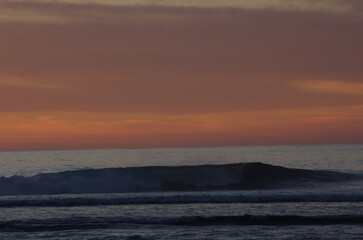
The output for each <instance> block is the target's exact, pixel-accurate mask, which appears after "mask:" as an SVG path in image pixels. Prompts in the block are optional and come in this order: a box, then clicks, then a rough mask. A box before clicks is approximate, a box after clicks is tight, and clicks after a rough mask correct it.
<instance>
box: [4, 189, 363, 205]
mask: <svg viewBox="0 0 363 240" xmlns="http://www.w3.org/2000/svg"><path fill="white" fill-rule="evenodd" d="M285 202H286V203H292V202H363V192H362V191H361V192H358V193H305V194H291V193H290V194H286V193H285V194H283V193H275V192H274V193H270V194H266V193H262V194H261V193H248V194H244V193H241V192H237V193H233V194H231V192H214V193H207V192H204V193H203V192H200V193H198V194H193V193H183V194H177V193H174V194H168V195H163V194H152V195H150V194H141V195H140V194H139V195H131V196H128V195H126V196H124V194H118V195H111V196H110V195H108V194H107V195H99V194H95V195H81V196H79V195H78V196H77V197H74V195H73V196H72V195H58V196H49V195H48V196H32V197H23V198H21V197H2V198H0V207H2V208H6V207H75V206H109V205H132V204H198V203H285Z"/></svg>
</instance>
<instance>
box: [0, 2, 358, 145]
mask: <svg viewBox="0 0 363 240" xmlns="http://www.w3.org/2000/svg"><path fill="white" fill-rule="evenodd" d="M362 25H363V3H362V1H361V0H331V1H325V0H316V1H310V0H299V1H294V0H268V1H267V0H253V1H252V0H241V1H234V0H225V1H222V0H210V1H204V0H199V1H198V0H196V1H181V0H180V1H179V0H173V1H171V0H170V1H169V0H166V1H151V0H150V1H147V0H134V1H128V0H120V1H116V0H104V1H101V0H93V1H88V0H60V1H51V0H27V1H21V0H4V1H0V150H38V149H79V148H124V147H125V148H137V147H179V146H180V147H184V146H224V145H275V144H278V145H280V144H350V143H357V144H363V67H362V66H363V65H362V64H363V44H362V43H363V33H362Z"/></svg>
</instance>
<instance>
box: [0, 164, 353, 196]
mask: <svg viewBox="0 0 363 240" xmlns="http://www.w3.org/2000/svg"><path fill="white" fill-rule="evenodd" d="M356 178H358V176H357V175H353V174H348V173H341V172H333V171H318V170H305V169H292V168H284V167H279V166H272V165H268V164H263V163H238V164H225V165H201V166H175V167H159V166H158V167H129V168H106V169H89V170H77V171H66V172H59V173H47V174H38V175H35V176H31V177H23V176H12V177H0V195H2V196H5V195H44V194H47V195H49V194H80V193H122V192H147V191H201V190H202V191H206V190H251V189H271V188H284V187H291V186H296V185H297V184H299V183H300V184H301V183H302V182H307V181H310V182H332V181H344V180H353V179H356Z"/></svg>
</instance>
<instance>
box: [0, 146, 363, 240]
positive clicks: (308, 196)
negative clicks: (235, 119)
mask: <svg viewBox="0 0 363 240" xmlns="http://www.w3.org/2000/svg"><path fill="white" fill-rule="evenodd" d="M257 162H261V163H263V164H260V163H257ZM148 166H156V167H152V168H149V167H148ZM166 166H169V167H166ZM183 166H189V167H183ZM246 166H247V167H246ZM276 166H281V167H284V168H279V167H276ZM296 169H305V170H307V171H305V170H296ZM261 172H263V174H260V173H261ZM362 174H363V145H323V146H246V147H212V148H207V147H206V148H160V149H107V150H64V151H9V152H7V151H2V152H0V176H2V177H0V239H77V240H79V239H363V183H362ZM247 176H248V177H247Z"/></svg>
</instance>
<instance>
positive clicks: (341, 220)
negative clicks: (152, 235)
mask: <svg viewBox="0 0 363 240" xmlns="http://www.w3.org/2000/svg"><path fill="white" fill-rule="evenodd" d="M124 224H138V225H174V226H180V225H183V226H184V225H187V226H214V225H245V226H246V225H267V226H270V225H336V224H358V225H361V224H363V216H362V215H351V216H346V215H343V216H298V215H281V216H279V215H265V216H263V215H247V214H246V215H241V216H210V217H205V216H194V217H174V218H167V217H165V218H158V217H154V218H150V217H145V218H125V217H108V218H106V217H103V218H101V217H97V218H92V217H87V218H86V217H73V218H51V219H30V220H20V221H19V220H13V221H0V228H1V231H2V232H42V231H47V232H49V231H64V230H74V229H77V230H79V229H100V228H117V227H122V225H124Z"/></svg>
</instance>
